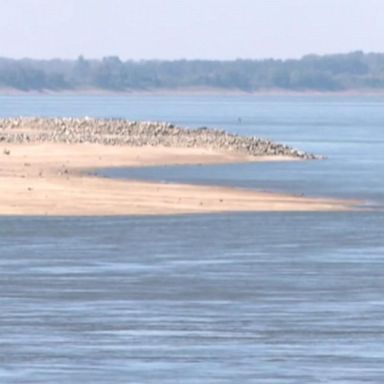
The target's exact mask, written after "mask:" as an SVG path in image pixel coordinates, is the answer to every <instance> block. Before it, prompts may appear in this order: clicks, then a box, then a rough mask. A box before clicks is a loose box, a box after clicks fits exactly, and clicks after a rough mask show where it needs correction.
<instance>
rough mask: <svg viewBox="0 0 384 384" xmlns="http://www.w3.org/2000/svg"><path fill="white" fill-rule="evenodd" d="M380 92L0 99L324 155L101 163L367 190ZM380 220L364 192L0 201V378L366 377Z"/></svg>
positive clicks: (207, 178) (372, 343) (379, 155)
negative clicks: (272, 201)
mask: <svg viewBox="0 0 384 384" xmlns="http://www.w3.org/2000/svg"><path fill="white" fill-rule="evenodd" d="M383 107H384V99H383V98H305V99H301V98H282V97H269V98H260V97H259V98H257V97H256V98H251V97H250V98H242V97H205V98H197V97H178V98H172V97H166V98H164V97H163V98H160V97H157V98H156V97H115V98H104V97H0V115H2V116H17V115H48V116H82V115H90V116H99V117H118V116H121V117H127V118H132V119H146V120H168V121H172V122H174V123H178V124H182V125H188V126H202V125H206V126H210V127H217V128H224V129H228V130H231V131H234V132H239V133H244V134H256V135H262V136H268V137H272V138H274V139H276V140H279V141H284V142H286V143H288V144H291V145H294V146H297V147H299V148H301V149H305V150H310V151H314V152H316V153H321V154H325V155H327V156H328V160H327V161H324V162H305V163H289V164H256V165H252V166H250V165H236V166H225V167H210V168H205V167H184V168H179V167H163V168H152V169H148V170H134V171H133V172H134V173H133V174H129V173H126V172H127V171H126V170H121V171H119V172H122V173H120V174H115V175H111V174H109V176H118V177H127V176H128V177H132V176H134V177H137V178H153V179H156V180H164V181H167V182H168V181H173V180H174V181H186V182H190V181H193V182H201V183H219V184H229V185H238V186H247V187H256V188H266V189H273V190H284V191H285V190H287V191H290V192H292V193H304V194H321V195H330V196H335V195H337V196H345V197H358V198H362V199H365V200H367V201H369V203H371V204H376V205H378V206H381V205H382V203H383V202H384V199H383V190H384V185H383V178H382V171H383V165H384V164H383V163H384V156H383V153H384V151H383V143H384V131H383V122H384V108H383ZM239 117H241V120H242V123H241V124H239V123H238V118H239ZM130 172H131V171H130ZM383 224H384V213H383V212H381V211H380V210H378V211H376V212H365V213H362V212H356V213H320V214H311V213H301V214H298V213H284V214H278V213H262V214H231V215H224V214H222V215H201V216H200V215H196V216H180V217H154V218H152V217H126V218H108V217H105V218H43V217H34V218H7V217H3V218H0V304H1V312H0V382H1V383H52V382H56V383H80V382H81V383H282V384H283V383H284V384H286V383H287V384H288V383H295V384H296V383H382V382H383V377H384V368H383V367H384V299H383V297H384V296H383V292H384V279H383V278H384V265H383V263H384V236H383V232H384V231H383Z"/></svg>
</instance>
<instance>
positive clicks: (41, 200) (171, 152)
mask: <svg viewBox="0 0 384 384" xmlns="http://www.w3.org/2000/svg"><path fill="white" fill-rule="evenodd" d="M3 148H4V145H1V146H0V149H1V150H2V153H1V155H0V156H1V158H2V165H1V168H0V215H2V216H5V215H7V216H126V215H180V214H203V213H224V212H227V213H229V212H289V211H291V212H297V211H306V212H321V211H322V212H324V211H347V210H353V209H356V208H357V207H358V202H354V201H344V200H337V199H329V198H324V199H323V198H307V197H299V196H292V195H288V194H280V193H273V192H260V191H254V190H245V189H240V188H236V187H233V188H232V187H218V186H201V185H191V184H162V183H156V182H141V181H135V180H115V179H108V178H100V177H96V176H91V175H89V172H90V170H97V169H100V168H107V167H130V166H149V165H170V164H173V165H175V164H179V165H182V164H224V163H234V162H246V161H265V160H266V158H258V159H257V158H250V157H249V156H246V155H244V154H233V153H225V152H220V151H214V150H209V149H201V148H167V147H160V146H159V147H148V146H145V147H129V146H106V145H102V144H54V143H38V144H36V143H34V144H12V145H7V151H9V153H8V152H7V153H8V154H5V153H4V152H3ZM269 160H271V161H289V160H291V159H289V158H284V157H283V158H279V157H268V161H269Z"/></svg>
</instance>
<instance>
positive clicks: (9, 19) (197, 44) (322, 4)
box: [0, 0, 384, 60]
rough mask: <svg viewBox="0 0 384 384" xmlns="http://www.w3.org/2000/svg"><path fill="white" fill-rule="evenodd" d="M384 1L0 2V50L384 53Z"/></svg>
mask: <svg viewBox="0 0 384 384" xmlns="http://www.w3.org/2000/svg"><path fill="white" fill-rule="evenodd" d="M383 18H384V0H0V56H2V57H14V58H21V57H31V58H54V57H60V58H76V57H78V56H79V55H80V54H83V55H84V56H85V57H87V58H100V57H103V56H110V55H118V56H120V57H121V58H122V59H135V60H138V59H180V58H186V59H196V58H200V59H224V60H228V59H236V58H252V59H259V58H269V57H274V58H291V57H292V58H295V57H301V56H302V55H305V54H309V53H318V54H325V53H338V52H350V51H356V50H363V51H366V52H372V51H374V52H383V51H384V22H383Z"/></svg>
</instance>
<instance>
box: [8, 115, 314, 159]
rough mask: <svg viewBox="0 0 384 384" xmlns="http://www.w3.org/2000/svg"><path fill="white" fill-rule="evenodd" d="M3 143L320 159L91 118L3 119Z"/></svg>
mask: <svg viewBox="0 0 384 384" xmlns="http://www.w3.org/2000/svg"><path fill="white" fill-rule="evenodd" d="M0 142H3V143H20V144H21V143H41V142H52V143H67V144H75V143H76V144H78V143H99V144H105V145H130V146H144V145H150V146H159V145H161V146H169V147H171V146H172V147H200V148H201V147H203V148H212V149H219V150H225V151H232V152H240V153H244V154H248V155H252V156H275V155H281V156H291V157H295V158H300V159H315V158H317V157H316V156H315V155H312V154H309V153H305V152H301V151H298V150H296V149H293V148H291V147H288V146H286V145H282V144H278V143H274V142H273V141H270V140H267V139H261V138H257V137H244V136H239V135H236V134H232V133H228V132H225V131H220V130H215V129H208V128H206V127H202V128H197V129H187V128H180V127H177V126H174V125H173V124H169V123H164V122H143V121H142V122H137V121H128V120H123V119H94V118H87V117H85V118H9V119H0Z"/></svg>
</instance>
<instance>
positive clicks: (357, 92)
mask: <svg viewBox="0 0 384 384" xmlns="http://www.w3.org/2000/svg"><path fill="white" fill-rule="evenodd" d="M5 96H15V97H17V96H41V97H44V96H57V97H60V96H61V97H66V96H68V97H69V96H95V97H101V96H115V97H117V96H125V97H128V96H133V97H134V96H153V97H155V96H158V97H164V96H170V97H171V96H223V97H226V96H228V97H235V96H239V97H240V96H241V97H247V96H248V97H268V96H286V97H332V96H334V97H364V96H367V97H368V96H372V97H374V96H384V89H382V90H375V89H350V90H344V91H313V90H302V91H294V90H286V89H260V90H257V91H252V92H247V91H242V90H240V89H223V88H209V87H201V88H199V87H193V88H175V89H173V88H170V89H168V88H162V89H146V90H139V89H132V90H124V91H112V90H107V89H97V88H96V89H92V88H91V89H76V90H59V91H57V90H48V89H43V90H30V91H23V90H19V89H13V88H0V97H5Z"/></svg>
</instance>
